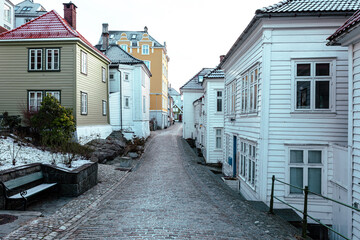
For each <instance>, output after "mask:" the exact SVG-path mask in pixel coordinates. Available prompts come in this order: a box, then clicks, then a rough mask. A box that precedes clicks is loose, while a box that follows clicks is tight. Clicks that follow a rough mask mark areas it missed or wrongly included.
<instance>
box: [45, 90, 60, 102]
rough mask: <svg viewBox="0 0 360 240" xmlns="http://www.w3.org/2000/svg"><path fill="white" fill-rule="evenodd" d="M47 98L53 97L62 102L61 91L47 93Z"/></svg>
mask: <svg viewBox="0 0 360 240" xmlns="http://www.w3.org/2000/svg"><path fill="white" fill-rule="evenodd" d="M45 95H46V96H53V97H54V98H56V99H57V100H58V101H59V102H60V91H45Z"/></svg>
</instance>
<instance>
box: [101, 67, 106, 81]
mask: <svg viewBox="0 0 360 240" xmlns="http://www.w3.org/2000/svg"><path fill="white" fill-rule="evenodd" d="M101 79H102V81H103V82H106V69H105V68H104V67H101Z"/></svg>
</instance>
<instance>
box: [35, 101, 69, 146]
mask: <svg viewBox="0 0 360 240" xmlns="http://www.w3.org/2000/svg"><path fill="white" fill-rule="evenodd" d="M30 122H31V126H32V127H34V128H35V129H36V130H37V131H38V132H39V134H40V138H41V142H42V144H44V145H47V146H63V145H64V144H66V143H68V142H69V141H70V140H71V138H72V136H73V132H74V131H75V121H74V117H73V115H72V110H71V109H68V108H65V107H63V106H61V105H60V103H59V101H58V100H57V99H56V98H54V97H53V96H45V97H44V99H43V101H42V103H41V107H40V110H39V111H38V112H37V113H35V114H34V115H33V116H32V117H31V119H30Z"/></svg>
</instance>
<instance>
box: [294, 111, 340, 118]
mask: <svg viewBox="0 0 360 240" xmlns="http://www.w3.org/2000/svg"><path fill="white" fill-rule="evenodd" d="M290 115H291V116H292V117H299V118H309V117H313V118H324V117H336V115H337V114H336V112H332V111H293V112H290Z"/></svg>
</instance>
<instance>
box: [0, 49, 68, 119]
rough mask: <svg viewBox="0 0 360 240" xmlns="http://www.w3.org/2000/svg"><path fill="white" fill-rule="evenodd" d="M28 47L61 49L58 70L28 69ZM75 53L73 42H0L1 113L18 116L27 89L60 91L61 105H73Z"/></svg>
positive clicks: (26, 99) (26, 100)
mask: <svg viewBox="0 0 360 240" xmlns="http://www.w3.org/2000/svg"><path fill="white" fill-rule="evenodd" d="M28 48H42V49H44V50H43V51H45V48H60V71H58V72H49V71H40V72H28ZM74 52H75V43H74V42H73V43H71V42H69V43H64V42H22V43H14V42H12V43H10V42H6V43H5V42H2V43H0V72H1V74H0V86H1V87H0V114H2V113H3V112H4V111H8V112H9V114H10V115H21V110H22V109H23V108H27V104H28V92H27V91H28V90H60V91H61V104H62V105H63V106H64V107H68V108H74V101H75V99H74V85H75V76H74V66H75V55H74ZM43 60H45V58H44V52H43ZM43 67H45V64H44V63H43Z"/></svg>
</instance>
